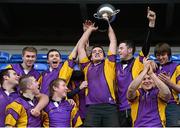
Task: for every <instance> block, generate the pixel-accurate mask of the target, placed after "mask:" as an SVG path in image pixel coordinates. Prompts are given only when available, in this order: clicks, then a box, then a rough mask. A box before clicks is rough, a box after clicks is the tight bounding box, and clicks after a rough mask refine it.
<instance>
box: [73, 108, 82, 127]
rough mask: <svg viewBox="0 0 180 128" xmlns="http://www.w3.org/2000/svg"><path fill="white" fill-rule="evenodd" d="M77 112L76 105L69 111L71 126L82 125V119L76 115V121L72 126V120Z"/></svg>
mask: <svg viewBox="0 0 180 128" xmlns="http://www.w3.org/2000/svg"><path fill="white" fill-rule="evenodd" d="M77 113H78V108H77V107H76V106H74V107H73V109H72V111H71V127H78V126H80V125H82V120H81V118H80V116H79V115H78V117H77V120H76V123H75V124H74V126H72V120H73V119H74V118H75V117H76V114H77Z"/></svg>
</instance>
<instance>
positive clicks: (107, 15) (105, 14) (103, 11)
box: [94, 4, 120, 32]
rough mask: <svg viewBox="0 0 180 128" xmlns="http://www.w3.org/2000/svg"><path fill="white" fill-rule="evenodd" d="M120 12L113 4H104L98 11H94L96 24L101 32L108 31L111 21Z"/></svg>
mask: <svg viewBox="0 0 180 128" xmlns="http://www.w3.org/2000/svg"><path fill="white" fill-rule="evenodd" d="M119 12H120V9H117V10H115V8H114V6H112V5H111V4H102V5H101V6H100V7H99V8H98V9H97V13H94V17H95V18H96V19H97V20H96V25H97V26H98V30H99V31H101V32H105V31H107V29H108V27H109V23H111V22H113V21H114V20H115V18H116V14H117V13H119Z"/></svg>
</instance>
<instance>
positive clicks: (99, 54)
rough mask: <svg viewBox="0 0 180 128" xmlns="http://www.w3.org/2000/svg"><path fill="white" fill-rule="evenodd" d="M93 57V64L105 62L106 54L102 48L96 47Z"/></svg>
mask: <svg viewBox="0 0 180 128" xmlns="http://www.w3.org/2000/svg"><path fill="white" fill-rule="evenodd" d="M91 55H92V56H91V60H92V61H93V62H99V61H101V60H104V52H103V49H101V48H100V47H95V48H94V49H93V50H92V53H91Z"/></svg>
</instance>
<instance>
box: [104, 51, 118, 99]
mask: <svg viewBox="0 0 180 128" xmlns="http://www.w3.org/2000/svg"><path fill="white" fill-rule="evenodd" d="M111 55H112V53H111V52H110V51H109V52H108V56H111ZM115 69H116V62H112V61H110V60H109V59H108V58H106V59H105V64H104V75H105V80H106V81H107V85H108V87H109V91H110V93H111V96H112V98H113V99H114V100H116V97H115V92H114V91H115V89H114V87H115V86H114V85H115V76H116V70H115Z"/></svg>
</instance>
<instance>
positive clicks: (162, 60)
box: [156, 52, 169, 64]
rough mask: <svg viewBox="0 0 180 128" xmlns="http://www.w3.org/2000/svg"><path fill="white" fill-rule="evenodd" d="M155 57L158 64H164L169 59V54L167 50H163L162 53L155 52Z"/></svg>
mask: <svg viewBox="0 0 180 128" xmlns="http://www.w3.org/2000/svg"><path fill="white" fill-rule="evenodd" d="M156 58H157V60H158V61H159V63H160V64H166V63H167V62H168V61H169V56H168V53H167V52H163V53H162V54H159V53H157V54H156Z"/></svg>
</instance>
